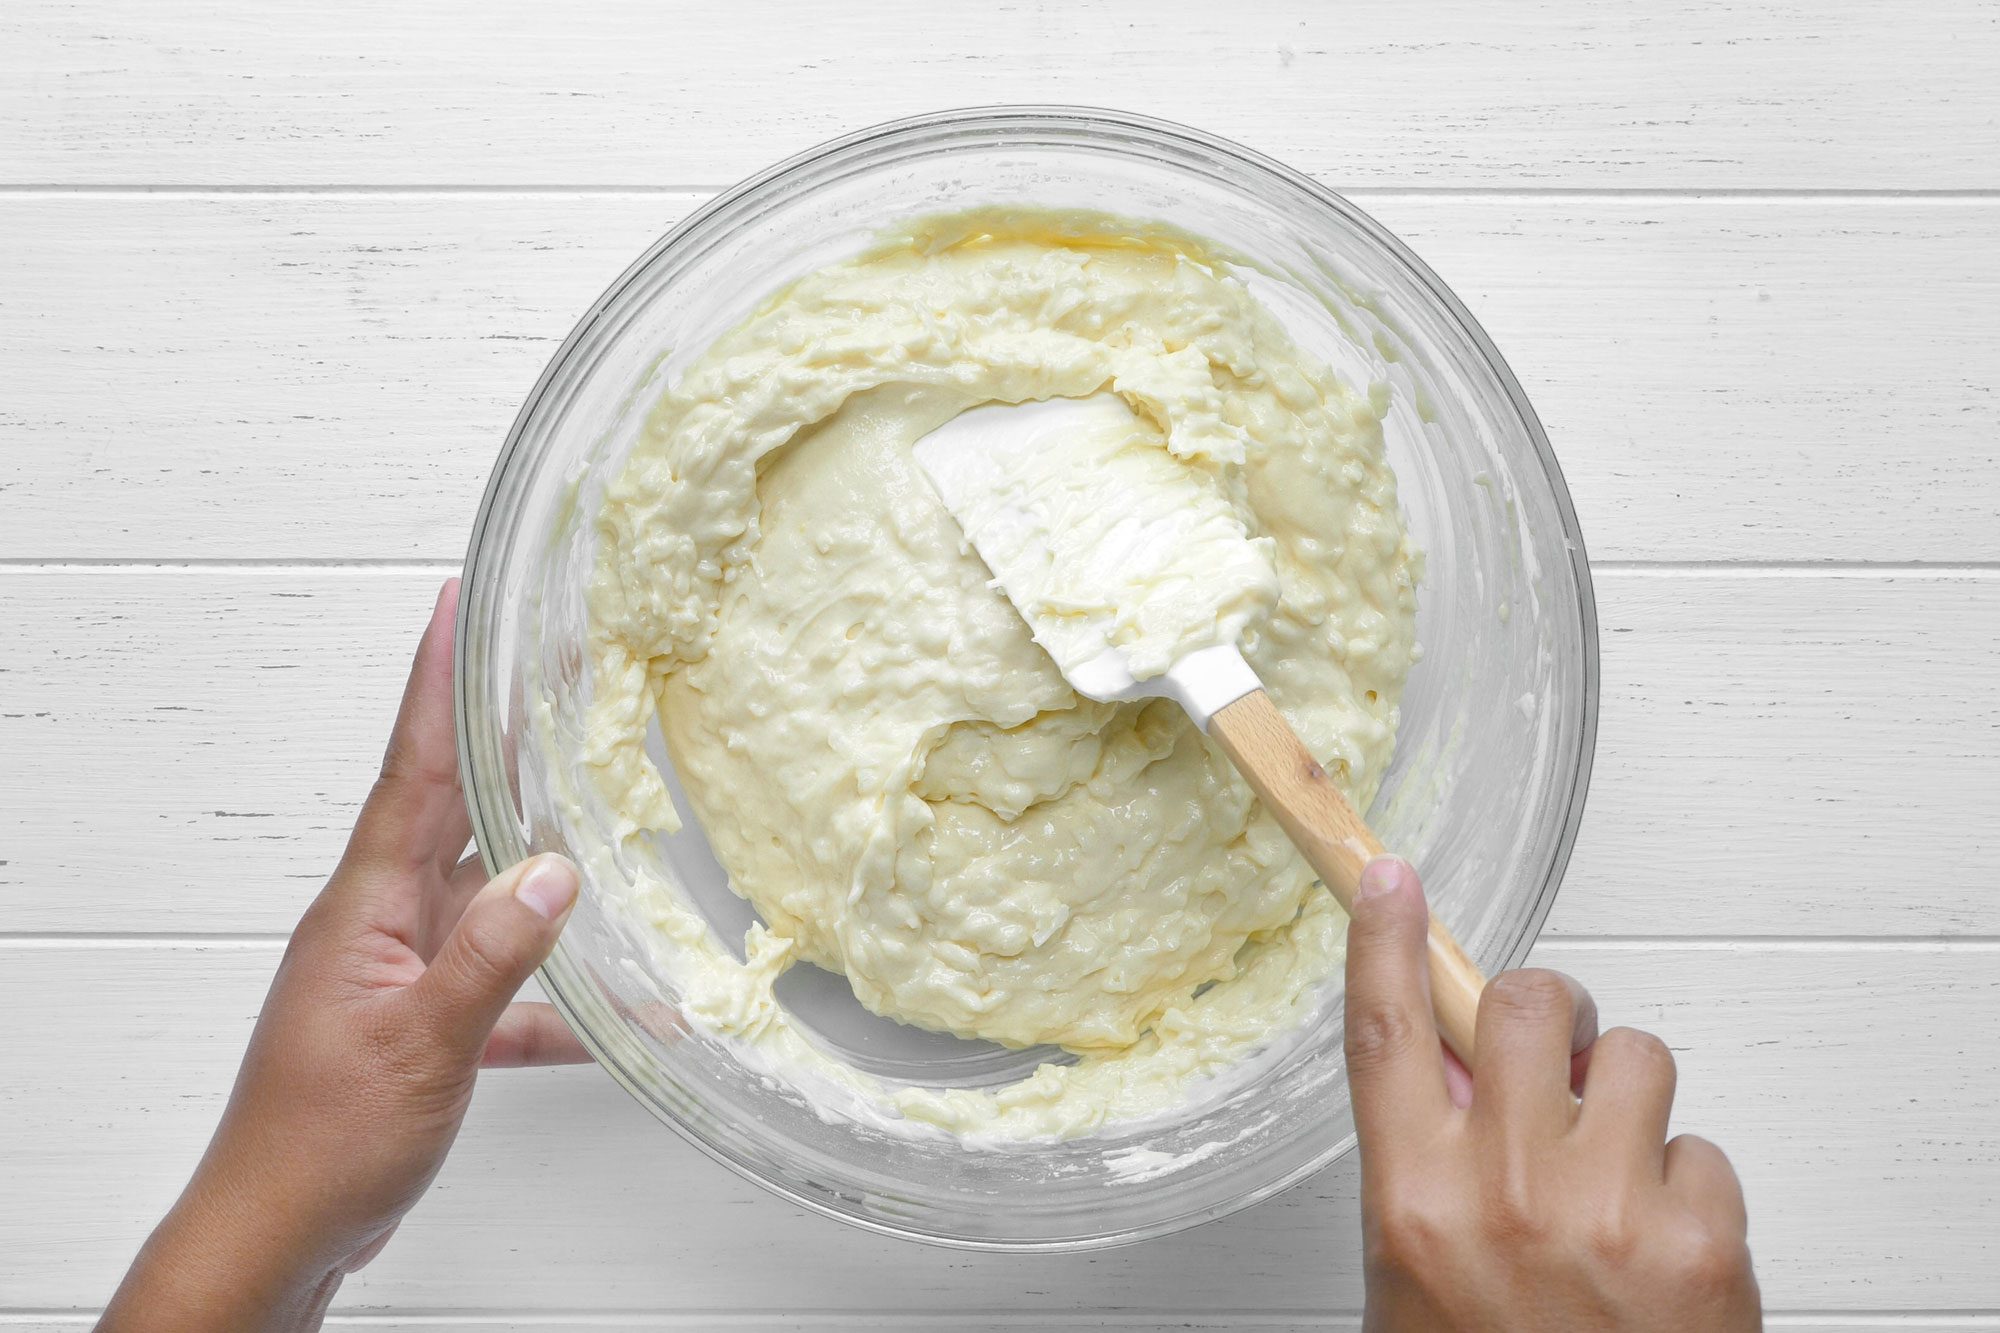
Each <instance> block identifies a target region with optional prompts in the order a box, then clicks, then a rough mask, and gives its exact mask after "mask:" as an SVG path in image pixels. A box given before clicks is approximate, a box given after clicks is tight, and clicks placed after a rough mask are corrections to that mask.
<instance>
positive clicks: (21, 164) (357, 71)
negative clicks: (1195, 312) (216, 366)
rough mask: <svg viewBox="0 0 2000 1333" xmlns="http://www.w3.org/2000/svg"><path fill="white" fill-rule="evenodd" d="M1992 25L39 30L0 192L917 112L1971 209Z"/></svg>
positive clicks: (802, 143) (911, 18)
mask: <svg viewBox="0 0 2000 1333" xmlns="http://www.w3.org/2000/svg"><path fill="white" fill-rule="evenodd" d="M1994 18H1995V11H1994V9H1993V7H1992V6H1991V5H1990V4H1987V3H1981V2H1979V0H1942V2H1938V3H1931V4H1928V5H1926V6H1924V9H1923V15H1922V19H1921V21H1913V16H1912V15H1911V13H1910V12H1909V10H1908V8H1907V7H1901V6H1894V5H1881V4H1868V3H1859V2H1857V0H1846V2H1845V3H1837V4H1822V5H1814V6H1809V7H1794V6H1787V7H1777V6H1764V5H1750V4H1703V3H1691V2H1689V0H1678V2H1677V3H1663V4H1653V3H1647V0H1621V2H1620V3H1616V4H1610V5H1601V4H1593V3H1590V2H1589V0H1562V2H1560V3H1547V4H1542V5H1537V6H1532V7H1523V6H1519V5H1491V4H1485V3H1480V2H1479V0H1449V2H1448V3H1439V4H1434V5H1431V6H1427V7H1426V8H1425V9H1423V10H1420V11H1419V10H1412V9H1411V8H1409V7H1408V6H1407V5H1405V4H1401V3H1397V0H1363V2H1362V3H1350V4H1344V5H1341V6H1339V7H1337V8H1328V7H1324V6H1320V5H1315V4H1312V3H1309V0H1285V2H1284V3H1277V4H1268V5H1236V6H1216V5H1213V4H1209V3H1204V2H1202V0H1156V2H1155V3H1151V4H1148V5H1146V6H1144V7H1143V8H1140V9H1134V8H1132V7H1130V6H1128V5H1122V4H1118V3H1111V2H1109V0H1073V2H1072V3H1067V4H1062V5H1053V6H1052V5H1042V4H1034V5H1018V6H1007V5H950V4H945V5H939V4H929V3H922V2H921V0H889V2H886V3H885V2H883V0H872V2H869V3H855V4H843V5H824V4H815V3H812V2H811V0H786V2H785V3H780V4H763V5H759V6H757V7H756V9H755V12H754V17H751V16H748V15H746V14H745V13H744V11H743V10H741V9H739V8H735V7H731V6H727V5H723V6H715V5H707V6H703V5H672V6H663V5H649V4H645V3H641V2H639V0H631V2H627V3H617V2H605V0H598V2H596V3H587V4H566V5H561V6H549V5H542V4H535V3H531V2H530V0H500V2H496V3H490V4H486V5H482V6H481V7H480V10H479V13H478V15H477V17H476V18H475V17H472V16H470V15H468V14H467V12H466V11H465V9H464V7H463V6H461V5H457V4H453V3H450V2H449V0H420V2H412V0H372V2H371V3H365V4H348V5H341V6H328V7H324V8H320V7H288V8H286V9H285V10H284V11H283V13H282V16H279V15H276V14H273V13H272V12H271V11H270V10H269V9H268V8H267V7H266V6H264V5H260V4H255V3H251V2H250V0H234V3H228V4H219V5H201V6H193V5H175V6H162V5H157V4H151V3H148V2H147V0H89V2H86V3H75V2H74V0H72V2H71V3H63V4H58V3H55V2H54V0H34V2H33V3H19V2H17V3H15V4H12V5H10V6H8V8H7V10H6V12H5V16H4V18H0V124H6V125H10V126H17V127H20V128H19V129H18V130H17V131H16V133H15V135H14V137H13V140H12V142H10V143H9V144H8V145H7V147H6V149H5V154H4V156H3V157H0V180H13V181H29V182H36V183H41V182H78V181H87V182H105V181H109V182H117V183H126V182H134V181H138V182H157V183H164V184H177V185H178V184H225V185H234V184H240V183H244V182H250V183H305V184H320V183H325V182H342V183H344V182H350V181H360V182H366V183H370V184H378V183H384V182H394V183H399V184H402V183H467V184H481V185H494V184H499V185H513V184H522V183H529V182H534V183H555V184H574V183H589V184H598V183H607V184H624V185H656V184H663V183H698V184H703V185H719V184H724V183H727V182H728V181H731V180H734V179H736V178H737V177H740V176H742V175H745V174H747V173H748V172H750V171H752V170H754V169H756V168H759V167H761V166H763V165H764V164H765V163H766V162H768V161H771V160H773V159H774V158H777V157H780V156H783V155H785V154H788V153H792V152H796V151H798V150H800V149H802V148H805V147H807V146H808V145H810V144H812V143H814V142H816V141H818V140H821V139H824V138H827V137H829V136H831V135H834V134H837V133H842V132H845V131H848V130H853V129H858V128H861V127H862V126H865V125H868V124H870V123H873V122H876V121H880V120H884V119H887V118H890V117H893V116H900V115H907V114H910V113H913V112H920V111H930V110H934V109H936V108H938V107H945V106H963V105H968V104H977V103H992V102H1028V101H1072V102H1074V101H1082V102H1089V103H1095V104H1106V105H1113V106H1122V107H1126V108H1129V109H1131V110H1135V111H1145V112H1151V113H1155V114H1161V115H1167V116H1172V117H1175V118H1179V119H1184V120H1186V121H1189V122H1191V123H1194V124H1198V125H1202V126H1204V127H1206V128H1209V129H1212V130H1214V131H1216V132H1217V133H1221V134H1225V135H1229V136H1232V137H1235V138H1239V139H1242V140H1244V141H1245V142H1248V143H1251V144H1254V145H1256V146H1258V147H1260V148H1263V149H1264V150H1266V151H1268V152H1270V153H1273V154H1274V155H1276V156H1279V157H1282V158H1285V159H1287V160H1289V161H1292V162H1294V163H1295V164H1297V165H1298V166H1301V167H1303V168H1305V169H1307V170H1310V171H1315V172H1319V173H1321V174H1323V175H1325V176H1327V177H1328V178H1329V179H1332V180H1336V181H1339V182H1342V183H1345V184H1371V185H1373V184H1400V185H1450V186H1460V185H1481V186H1500V187H1514V186H1519V185H1523V184H1535V185H1559V186H1603V185H1618V186H1643V187H1654V188H1658V187H1676V188H1713V187H1719V186H1729V187H1745V186H1747V187H1750V188H1756V189H1767V188H1771V187H1777V186H1783V187H1788V188H1825V187H1838V188H1856V187H1868V188H1886V189H1911V188H1919V189H1920V188H1937V187H1951V188H1991V187H1993V186H1994V185H1996V184H2000V177H1996V174H1995V173H1996V163H2000V133H1996V130H1995V125H1994V122H1993V121H1992V119H1991V118H1990V116H1988V115H1986V114H1982V112H1981V108H1982V107H1983V108H1985V110H1986V111H1987V112H1990V110H1991V109H1992V106H1993V101H1992V93H1991V91H1990V84H1991V73H1992V70H1993V69H1994V68H1995V66H1996V65H2000V30H1996V26H1995V23H1994Z"/></svg>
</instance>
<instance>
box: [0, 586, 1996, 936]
mask: <svg viewBox="0 0 2000 1333" xmlns="http://www.w3.org/2000/svg"><path fill="white" fill-rule="evenodd" d="M443 572H444V571H442V570H439V571H434V572H433V571H423V570H401V569H362V570H351V569H349V570H333V569H321V570H293V569H282V568H275V569H246V570H210V569H193V570H190V569H173V568H164V569H152V568H137V569H133V568H109V569H104V568H90V569H68V570H40V571H35V570H21V569H16V570H5V571H0V602H4V604H5V605H6V606H7V607H8V608H9V611H10V615H11V617H12V620H13V622H14V629H13V630H12V631H10V632H9V633H8V634H6V635H0V754H5V755H7V756H8V762H7V763H6V764H5V765H0V932H20V931H53V932H76V931H89V932H111V933H129V932H142V933H167V934H186V933H199V932H208V931H223V932H262V933H281V932H284V931H287V930H289V929H290V927H291V924H292V922H293V921H294V920H295V919H296V917H297V915H298V913H299V911H300V909H301V908H302V907H303V906H304V904H305V903H306V901H307V900H308V899H309V898H310V897H311V895H312V894H313V893H314V892H316V891H317V889H318V886H319V884H320V883H321V882H322V880H323V878H324V876H325V874H326V872H327V870H328V869H329V868H330V867H331V866H332V865H333V863H334V861H335V859H336V858H337V856H338V854H339V850H340V847H341V845H342V843H343V841H344V840H345V838H346V833H347V829H348V828H349V826H350V824H351V822H352V819H353V816H354V812H355V809H356V808H357V806H358V803H359V801H360V799H361V797H362V796H363V794H364V793H365V792H366V790H367V787H368V784H369V782H370V781H371V780H372V778H373V775H374V772H375V768H376V765H377V764H378V762H379V760H380V755H381V747H382V744H383V741H384V739H385V738H386V737H387V734H388V726H389V721H390V719H391V718H392V717H393V716H394V713H395V702H396V699H397V697H398V695H399V692H400V690H401V688H402V680H403V675H404V673H405V671H406V670H407V668H408V660H409V656H408V655H409V653H410V651H411V650H412V648H413V646H414V643H415V640H416V636H417V634H418V632H419V630H420V629H421V627H422V625H423V622H424V617H425V615H426V613H427V611H428V610H429V607H430V603H431V598H432V597H433V595H434V594H435V592H436V588H437V582H438V580H439V579H440V578H441V577H442V576H443ZM1598 599H1599V610H1600V617H1601V622H1602V642H1603V669H1604V699H1603V705H1602V715H1601V719H1600V727H1599V743H1598V757H1597V766H1596V770H1595V774H1594V776H1593V780H1592V788H1591V794H1590V802H1589V807H1588V810H1587V813H1586V815H1585V819H1584V827H1583V832H1582V836H1581V838H1580V840H1579V842H1578V846H1577V849H1576V856H1575V859H1574V861H1573V862H1572V864H1571V867H1570V871H1569V874H1568V877H1567V879H1566V881H1565V887H1564V889H1563V892H1562V895H1561V897H1560V899H1559V900H1558V902H1557V906H1556V910H1555V914H1554V916H1553V917H1552V918H1551V920H1550V923H1549V928H1550V930H1551V931H1552V932H1554V933H1557V934H1609V935H1640V934H1644V935H1710V934H1720V935H1770V936H1788V935H1831V936H1873V935H1892V936H1931V935H1940V936H1955V935H1965V934H1988V935H1991V934H1995V933H2000V893H1996V892H1994V889H1995V888H1996V886H2000V832H1996V826H1995V824H1994V822H1993V820H1992V819H1991V805H1992V801H1993V798H1994V794H1995V793H1996V792H2000V744H1996V739H1995V738H1996V734H2000V702H1996V697H1995V695H1994V692H1993V689H1992V683H1991V674H1992V664H1993V662H1994V661H1996V660H2000V576H1996V575H1993V574H1987V573H1981V574H1975V575H1963V576H1954V575H1940V574H1925V575H1918V576H1910V577H1878V576H1869V575H1861V574H1855V573H1847V574H1826V575H1799V574H1787V573H1756V572H1750V573H1729V572H1714V573H1704V574H1701V575H1698V576H1685V575H1680V574H1670V573H1655V572H1642V571H1631V572H1614V573H1607V574H1603V575H1600V577H1599V580H1598ZM1691 883H1692V884H1699V885H1702V886H1703V890H1702V893H1701V895H1700V896H1701V898H1702V899H1703V900H1704V906H1703V908H1702V910H1701V911H1700V912H1694V911H1692V910H1691V909H1690V907H1689V902H1690V898H1691V894H1690V892H1689V887H1688V886H1689V885H1690V884H1691Z"/></svg>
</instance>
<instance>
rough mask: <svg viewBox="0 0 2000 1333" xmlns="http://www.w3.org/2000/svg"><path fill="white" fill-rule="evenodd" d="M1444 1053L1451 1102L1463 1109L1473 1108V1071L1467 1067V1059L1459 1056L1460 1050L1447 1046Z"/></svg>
mask: <svg viewBox="0 0 2000 1333" xmlns="http://www.w3.org/2000/svg"><path fill="white" fill-rule="evenodd" d="M1443 1054H1444V1089H1445V1091H1446V1092H1447V1093H1449V1094H1450V1096H1451V1104H1452V1105H1453V1106H1456V1107H1457V1108H1458V1109H1459V1110H1461V1111H1466V1110H1470V1109H1471V1108H1472V1071H1471V1070H1469V1069H1467V1068H1466V1067H1465V1061H1463V1060H1461V1059H1459V1058H1458V1052H1456V1051H1454V1050H1452V1049H1451V1047H1449V1046H1446V1047H1444V1048H1443Z"/></svg>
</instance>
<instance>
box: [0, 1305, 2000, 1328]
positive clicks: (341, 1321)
mask: <svg viewBox="0 0 2000 1333" xmlns="http://www.w3.org/2000/svg"><path fill="white" fill-rule="evenodd" d="M94 1321H96V1315H94V1313H82V1315H22V1317H6V1315H0V1329H8V1331H10V1333H22V1331H26V1333H70V1331H72V1329H88V1327H92V1323H94ZM326 1327H328V1329H372V1331H374V1333H498V1331H500V1329H656V1331H660V1333H680V1329H700V1331H702V1333H708V1331H710V1329H714V1331H716V1333H818V1331H820V1329H830V1331H838V1333H936V1331H938V1329H952V1333H1020V1331H1022V1329H1032V1331H1034V1333H1084V1331H1090V1329H1120V1331H1126V1333H1130V1331H1134V1329H1148V1331H1158V1329H1176V1331H1178V1329H1190V1331H1194V1333H1206V1331H1208V1329H1220V1331H1228V1333H1236V1331H1238V1329H1242V1331H1244V1333H1328V1331H1340V1333H1346V1331H1348V1329H1360V1327H1362V1321H1360V1315H1326V1317H1294V1315H1276V1317H1272V1315H1250V1313H1242V1311H1232V1313H1228V1315H1220V1317H1192V1319H1190V1317H1184V1315H1060V1317H1052V1315H1030V1317H1026V1319H1000V1317H982V1315H974V1317H970V1319H968V1317H964V1315H962V1313H958V1311H950V1309H938V1311H924V1313H918V1315H884V1313H880V1311H870V1313H866V1315H816V1313H786V1315H738V1313H726V1311H696V1313H680V1315H662V1313H644V1315H638V1313H634V1315H600V1313H594V1311H538V1313H510V1315H490V1317H484V1319H480V1317H454V1315H442V1317H438V1315H350V1313H336V1315H332V1317H330V1319H328V1321H326ZM1764 1327H1768V1329H1790V1331H1794V1333H1860V1331H1862V1329H1872V1331H1876V1333H1902V1331H1904V1329H1910V1331H1912V1333H1916V1331H1920V1329H2000V1317H1996V1315H1908V1313H1868V1315H1792V1313H1776V1315H1772V1313H1766V1317H1764Z"/></svg>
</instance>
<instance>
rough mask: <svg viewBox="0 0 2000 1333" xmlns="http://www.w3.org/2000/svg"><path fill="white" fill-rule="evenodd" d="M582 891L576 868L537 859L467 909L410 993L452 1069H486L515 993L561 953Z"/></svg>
mask: <svg viewBox="0 0 2000 1333" xmlns="http://www.w3.org/2000/svg"><path fill="white" fill-rule="evenodd" d="M577 884H578V881H577V874H576V867H575V866H573V865H571V864H570V863H569V862H568V861H566V860H564V859H563V858H562V857H560V856H554V855H545V856H536V857H531V858H530V859H528V860H526V861H523V862H521V863H520V864H519V865H517V866H514V867H512V868H510V869H508V870H506V871H504V872H502V873H501V874H500V875H498V876H497V877H495V879H494V880H493V882H492V883H490V884H488V885H487V886H486V887H485V888H483V889H481V890H480V891H479V892H478V893H477V894H475V895H474V896H473V899H472V901H471V902H470V903H468V904H467V905H466V908H465V915H464V916H462V917H460V918H459V921H458V925H457V926H455V927H454V928H453V929H452V932H451V935H450V937H449V938H447V939H446V940H445V942H444V945H443V947H441V948H440V949H439V950H438V952H437V957H436V958H434V959H432V960H431V965H430V966H429V967H428V968H425V969H424V974H423V975H422V976H420V977H418V978H417V980H416V983H415V984H414V985H412V986H411V987H410V990H409V993H410V997H411V1001H412V1002H413V1003H414V1004H415V1005H416V1006H417V1008H418V1009H419V1011H420V1016H419V1021H420V1022H421V1023H422V1024H423V1025H424V1027H425V1029H426V1030H427V1031H429V1032H430V1033H431V1034H432V1035H433V1036H434V1038H435V1039H436V1040H437V1041H438V1042H439V1043H440V1044H441V1045H442V1046H443V1047H444V1048H445V1049H444V1054H445V1056H446V1058H447V1060H448V1061H450V1062H454V1063H455V1064H456V1065H457V1066H458V1067H461V1068H466V1069H470V1068H472V1067H473V1066H474V1065H476V1064H477V1063H478V1061H479V1059H480V1057H481V1055H482V1054H483V1053H484V1052H485V1049H486V1040H487V1038H488V1037H489V1036H490V1035H492V1032H493V1028H494V1025H495V1024H496V1023H498V1022H499V1021H500V1016H501V1014H503V1013H505V1012H506V1010H507V1005H508V1002H509V1001H511V1000H512V999H513V998H514V992H516V991H518V990H519V989H520V988H521V983H522V982H524V981H526V980H527V979H528V976H529V974H530V973H532V972H533V971H534V970H535V969H536V968H537V967H540V966H541V964H542V960H543V959H545V958H547V957H548V956H549V950H551V949H553V948H555V943H556V937H557V936H558V935H559V934H561V933H562V928H563V923H564V922H565V921H566V920H568V919H569V913H570V909H571V908H572V907H574V906H575V904H576V895H577Z"/></svg>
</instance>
